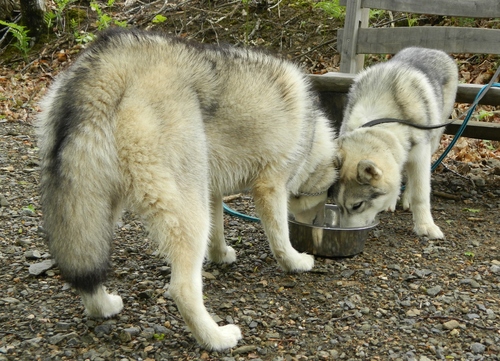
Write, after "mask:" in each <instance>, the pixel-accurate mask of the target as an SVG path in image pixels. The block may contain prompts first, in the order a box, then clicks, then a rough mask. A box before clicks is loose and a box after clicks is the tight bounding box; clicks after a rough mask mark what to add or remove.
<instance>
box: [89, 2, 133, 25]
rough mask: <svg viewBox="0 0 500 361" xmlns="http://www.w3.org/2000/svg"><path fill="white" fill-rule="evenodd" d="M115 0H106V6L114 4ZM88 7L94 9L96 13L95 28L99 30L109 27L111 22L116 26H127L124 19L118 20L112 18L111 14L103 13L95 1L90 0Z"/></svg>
mask: <svg viewBox="0 0 500 361" xmlns="http://www.w3.org/2000/svg"><path fill="white" fill-rule="evenodd" d="M114 1H115V0H108V6H111V5H113V4H114ZM90 8H91V9H92V10H94V11H95V12H96V13H97V22H96V25H97V30H99V31H101V30H104V29H107V28H109V26H110V25H111V24H115V25H117V26H120V27H122V28H125V27H127V22H126V21H118V20H113V18H112V17H111V15H109V14H107V13H105V12H104V11H103V10H102V9H101V7H100V6H99V4H98V3H97V2H95V1H92V2H91V3H90Z"/></svg>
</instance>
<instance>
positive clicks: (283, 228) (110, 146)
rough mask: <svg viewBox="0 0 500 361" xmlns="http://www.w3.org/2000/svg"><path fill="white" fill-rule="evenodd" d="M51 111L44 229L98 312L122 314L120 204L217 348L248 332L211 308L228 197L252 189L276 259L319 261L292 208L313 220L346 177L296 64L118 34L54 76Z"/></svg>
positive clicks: (43, 125) (293, 267) (304, 263)
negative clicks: (207, 278)
mask: <svg viewBox="0 0 500 361" xmlns="http://www.w3.org/2000/svg"><path fill="white" fill-rule="evenodd" d="M42 108H43V111H42V113H41V116H40V124H39V130H38V133H39V137H40V152H41V158H42V163H41V202H42V206H43V214H44V227H45V229H46V231H47V233H48V237H49V248H50V252H51V254H52V255H53V257H54V258H55V260H56V262H57V265H58V267H59V269H60V271H61V274H62V276H63V277H64V279H65V280H67V281H68V282H69V283H70V284H71V285H72V286H73V287H74V288H75V289H76V290H77V291H78V292H79V293H80V294H81V296H82V299H83V303H84V305H85V308H86V312H87V313H88V314H89V315H91V316H97V317H110V316H112V315H114V314H116V313H118V312H120V311H121V309H122V307H123V304H122V300H121V298H120V297H119V296H117V295H112V294H108V293H107V292H106V290H105V288H104V286H103V283H104V282H105V280H106V276H107V275H108V272H109V269H110V260H109V256H110V249H111V243H112V237H113V226H114V223H115V221H116V219H117V217H118V216H119V215H120V212H121V210H122V209H123V208H127V209H130V210H132V211H133V212H135V213H137V214H140V215H141V216H142V217H143V219H144V221H145V223H146V225H147V227H148V230H149V232H150V235H151V237H152V239H154V240H155V241H156V243H157V245H158V249H159V252H160V253H161V254H162V255H163V256H164V257H165V258H166V260H167V261H169V262H170V263H171V269H172V271H171V279H170V286H169V291H170V294H171V296H172V298H173V299H174V301H175V302H176V304H177V307H178V309H179V311H180V313H181V315H182V317H183V318H184V320H185V322H186V323H187V325H188V326H189V328H190V330H191V331H192V333H193V335H194V337H195V338H196V339H197V341H198V342H199V343H200V344H201V345H202V346H204V347H206V348H208V349H215V350H221V349H225V348H230V347H233V346H235V345H236V343H237V342H238V340H239V339H240V338H241V333H240V330H239V328H238V327H237V326H236V325H226V326H222V327H219V326H218V325H217V324H216V323H215V322H214V321H213V319H212V318H211V317H210V315H209V313H208V312H207V310H206V309H205V307H204V305H203V295H202V276H201V271H202V263H203V259H204V255H205V253H207V254H208V258H209V259H210V260H212V261H215V262H225V263H231V262H234V261H235V259H236V254H235V251H234V250H233V248H231V247H230V246H227V245H226V243H225V241H224V234H223V209H222V197H223V195H224V194H226V193H229V192H233V191H239V190H244V189H251V191H252V194H253V197H254V200H255V206H256V210H257V213H258V215H259V217H260V218H261V221H262V225H263V227H264V229H265V232H266V234H267V237H268V239H269V243H270V248H271V250H272V252H273V254H274V256H275V258H276V259H277V261H278V263H279V265H280V266H281V267H282V268H283V269H284V270H285V271H291V272H293V271H307V270H310V269H311V268H312V267H313V265H314V257H313V256H311V255H308V254H301V253H298V252H297V251H296V250H295V249H294V248H292V246H291V244H290V240H289V235H288V223H287V217H288V210H290V212H291V213H294V214H295V216H296V217H297V218H298V219H299V220H302V221H305V222H310V221H312V220H313V219H314V218H315V217H316V216H317V213H318V212H319V211H320V210H322V207H323V204H324V202H325V200H326V197H327V190H328V188H329V187H330V186H331V185H332V184H333V183H334V182H335V181H336V176H337V171H336V168H335V165H334V157H335V155H336V153H337V151H336V144H335V142H334V139H335V136H336V134H335V131H334V130H333V129H332V128H331V127H330V124H329V121H328V119H327V118H326V117H325V116H324V115H323V113H322V112H321V111H319V110H318V107H317V104H316V97H315V96H314V94H313V93H312V92H311V89H310V85H309V83H308V81H307V80H306V76H305V75H304V74H303V73H302V72H301V70H300V69H299V68H298V67H297V66H295V65H293V64H291V63H289V62H287V61H284V60H281V59H278V58H275V57H272V56H270V55H267V54H264V53H263V52H259V51H251V50H248V49H238V48H231V47H216V46H208V45H202V44H194V43H191V42H187V41H185V40H182V39H179V38H174V37H167V36H162V35H159V34H152V33H148V32H141V31H125V30H120V31H118V30H115V31H112V32H107V33H104V34H102V35H101V36H100V38H99V39H98V40H96V42H95V43H94V44H93V45H91V47H90V48H89V49H88V50H87V51H85V52H84V53H83V54H82V55H81V56H80V57H79V58H78V60H77V61H76V62H75V63H74V64H73V65H72V66H71V67H70V68H69V69H68V70H67V71H66V72H64V73H62V74H61V75H60V76H59V78H58V79H57V80H56V82H55V83H54V84H53V85H52V87H51V90H50V92H49V93H48V95H47V96H46V98H45V99H44V100H43V102H42ZM209 240H210V242H209Z"/></svg>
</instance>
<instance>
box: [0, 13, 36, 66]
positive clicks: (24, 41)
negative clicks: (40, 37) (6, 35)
mask: <svg viewBox="0 0 500 361" xmlns="http://www.w3.org/2000/svg"><path fill="white" fill-rule="evenodd" d="M0 25H3V26H7V27H8V28H9V32H10V33H11V34H12V36H13V37H14V38H16V43H15V44H14V46H15V47H16V49H17V50H19V51H20V52H21V53H23V57H24V59H27V58H28V51H29V50H30V39H31V38H30V37H29V36H28V31H29V30H27V29H26V27H25V26H22V25H18V24H16V23H10V22H7V21H3V20H0Z"/></svg>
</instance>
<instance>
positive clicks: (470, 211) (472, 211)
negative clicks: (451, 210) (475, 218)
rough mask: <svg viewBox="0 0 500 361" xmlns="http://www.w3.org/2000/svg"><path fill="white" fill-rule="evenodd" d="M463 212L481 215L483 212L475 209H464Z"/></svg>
mask: <svg viewBox="0 0 500 361" xmlns="http://www.w3.org/2000/svg"><path fill="white" fill-rule="evenodd" d="M463 211H464V212H469V213H479V212H481V210H480V209H475V208H464V209H463Z"/></svg>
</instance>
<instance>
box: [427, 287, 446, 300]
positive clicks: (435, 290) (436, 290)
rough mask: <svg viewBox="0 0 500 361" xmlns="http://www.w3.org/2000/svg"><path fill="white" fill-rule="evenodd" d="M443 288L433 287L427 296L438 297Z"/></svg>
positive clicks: (429, 289)
mask: <svg viewBox="0 0 500 361" xmlns="http://www.w3.org/2000/svg"><path fill="white" fill-rule="evenodd" d="M441 290H442V288H441V286H439V285H438V286H434V287H431V288H428V289H427V292H426V293H427V295H429V296H433V297H434V296H437V295H438V294H439V292H441Z"/></svg>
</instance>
